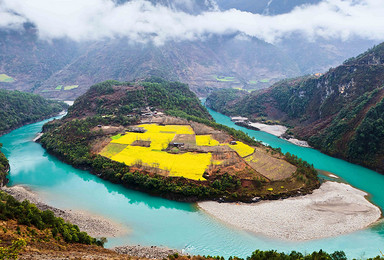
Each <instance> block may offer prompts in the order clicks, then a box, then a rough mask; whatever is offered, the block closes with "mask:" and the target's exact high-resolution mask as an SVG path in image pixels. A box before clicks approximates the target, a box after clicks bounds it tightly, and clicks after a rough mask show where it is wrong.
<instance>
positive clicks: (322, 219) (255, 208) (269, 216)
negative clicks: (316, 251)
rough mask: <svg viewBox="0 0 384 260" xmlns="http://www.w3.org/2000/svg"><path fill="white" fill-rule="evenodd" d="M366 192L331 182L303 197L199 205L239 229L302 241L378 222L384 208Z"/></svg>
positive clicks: (207, 202) (335, 234) (330, 235)
mask: <svg viewBox="0 0 384 260" xmlns="http://www.w3.org/2000/svg"><path fill="white" fill-rule="evenodd" d="M366 195H367V193H365V192H363V191H361V190H358V189H355V188H353V187H351V186H350V185H347V184H344V183H338V182H330V181H328V182H325V183H323V184H322V185H321V187H320V188H319V189H317V190H314V191H313V193H312V194H308V195H305V196H302V197H295V198H288V199H285V200H276V201H261V202H258V203H253V204H244V203H240V204H239V203H218V202H213V201H206V202H200V203H198V206H199V207H200V208H201V209H203V210H205V211H206V212H207V213H209V214H211V215H213V216H214V217H216V218H218V219H220V220H222V221H224V222H226V223H228V224H231V225H233V226H235V227H237V228H241V229H244V230H247V231H251V232H255V233H259V234H262V235H265V236H268V237H273V238H278V239H282V240H290V241H302V240H310V239H320V238H325V237H332V236H337V235H341V234H345V233H350V232H353V231H356V230H360V229H364V228H366V227H368V226H369V225H371V224H373V223H375V222H376V221H377V220H378V219H379V218H380V217H381V211H380V209H379V208H378V207H376V206H375V205H373V204H372V203H370V202H369V201H368V200H367V199H366V198H365V196H366Z"/></svg>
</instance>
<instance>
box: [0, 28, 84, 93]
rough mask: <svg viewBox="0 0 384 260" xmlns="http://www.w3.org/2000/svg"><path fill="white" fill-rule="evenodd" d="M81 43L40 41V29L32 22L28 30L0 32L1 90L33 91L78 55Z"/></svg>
mask: <svg viewBox="0 0 384 260" xmlns="http://www.w3.org/2000/svg"><path fill="white" fill-rule="evenodd" d="M77 51H78V49H77V44H75V43H73V42H70V41H66V40H54V41H51V42H48V41H43V40H39V39H38V34H37V30H36V28H35V27H34V26H33V25H32V24H29V23H26V24H25V25H24V29H23V30H20V31H15V30H0V74H7V75H8V76H10V77H12V78H13V80H11V81H8V82H7V81H3V80H1V79H0V87H2V88H4V87H5V88H7V89H12V90H22V91H26V92H33V91H34V90H35V89H37V88H38V87H39V86H40V85H41V83H42V82H43V81H44V80H46V79H47V78H49V77H50V76H51V75H52V74H53V73H54V72H56V71H57V70H59V69H61V68H62V67H63V66H65V65H66V64H68V63H69V62H70V61H71V60H72V59H73V58H74V57H75V56H76V55H77V53H78V52H77Z"/></svg>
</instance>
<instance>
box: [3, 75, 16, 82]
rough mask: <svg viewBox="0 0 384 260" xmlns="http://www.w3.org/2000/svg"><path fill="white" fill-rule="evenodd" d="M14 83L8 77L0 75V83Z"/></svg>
mask: <svg viewBox="0 0 384 260" xmlns="http://www.w3.org/2000/svg"><path fill="white" fill-rule="evenodd" d="M14 81H15V80H14V78H12V77H10V76H8V75H7V74H0V82H7V83H12V82H14Z"/></svg>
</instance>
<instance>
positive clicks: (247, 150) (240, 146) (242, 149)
mask: <svg viewBox="0 0 384 260" xmlns="http://www.w3.org/2000/svg"><path fill="white" fill-rule="evenodd" d="M228 146H229V147H230V148H231V149H232V150H235V151H236V152H237V153H238V154H239V155H240V156H241V157H245V156H248V155H250V154H252V153H253V152H254V151H255V149H253V148H252V147H250V146H249V145H246V144H245V143H243V142H239V141H237V144H235V145H230V144H228Z"/></svg>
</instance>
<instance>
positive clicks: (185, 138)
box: [172, 134, 196, 145]
mask: <svg viewBox="0 0 384 260" xmlns="http://www.w3.org/2000/svg"><path fill="white" fill-rule="evenodd" d="M172 142H175V143H184V144H186V145H187V144H188V145H196V138H195V135H189V134H177V135H176V136H175V137H174V138H173V140H172Z"/></svg>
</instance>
